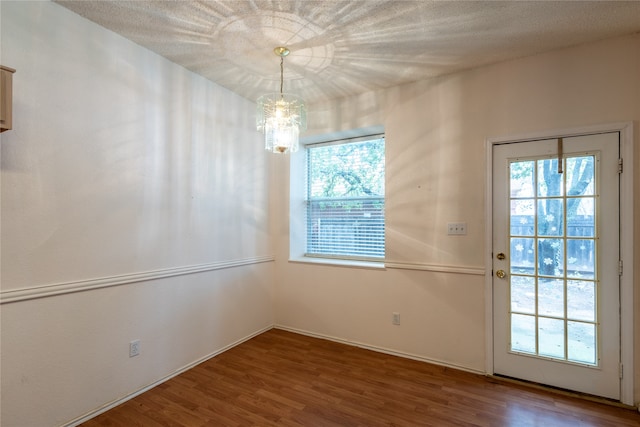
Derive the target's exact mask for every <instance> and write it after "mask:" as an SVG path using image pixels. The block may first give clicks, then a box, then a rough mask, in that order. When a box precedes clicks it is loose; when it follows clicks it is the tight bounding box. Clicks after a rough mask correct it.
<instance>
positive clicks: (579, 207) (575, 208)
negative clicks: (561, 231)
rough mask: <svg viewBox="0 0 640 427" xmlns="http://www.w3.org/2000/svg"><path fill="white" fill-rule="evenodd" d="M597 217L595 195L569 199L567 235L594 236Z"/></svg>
mask: <svg viewBox="0 0 640 427" xmlns="http://www.w3.org/2000/svg"><path fill="white" fill-rule="evenodd" d="M595 219H596V217H595V198H594V197H578V198H572V199H567V236H569V237H593V236H594V235H595V234H594V233H595Z"/></svg>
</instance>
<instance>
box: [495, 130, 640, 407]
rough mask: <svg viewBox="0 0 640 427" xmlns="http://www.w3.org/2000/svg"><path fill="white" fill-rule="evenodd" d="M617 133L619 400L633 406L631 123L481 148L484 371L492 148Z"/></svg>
mask: <svg viewBox="0 0 640 427" xmlns="http://www.w3.org/2000/svg"><path fill="white" fill-rule="evenodd" d="M608 132H620V157H621V158H622V159H624V164H623V168H624V169H623V173H622V175H621V176H620V229H621V230H624V233H620V256H621V258H622V260H623V274H622V276H621V277H620V362H621V364H622V365H623V366H624V369H623V372H624V375H623V376H622V379H621V382H620V402H621V403H623V404H625V405H631V406H633V405H634V389H633V388H634V369H633V368H634V366H633V364H634V351H633V349H634V339H633V338H634V333H633V329H634V325H633V304H634V299H633V284H634V271H633V270H634V269H633V262H634V257H633V236H634V231H633V203H634V200H633V194H634V192H633V190H634V189H633V162H634V157H633V155H634V153H633V122H622V123H611V124H603V125H596V126H584V127H580V128H572V129H560V130H549V131H540V132H534V133H530V134H525V135H511V136H502V137H491V138H487V140H486V149H485V155H486V158H485V167H486V182H485V292H484V293H485V325H486V334H485V337H486V341H485V370H486V372H487V374H488V375H493V374H494V366H493V356H494V355H493V277H492V274H493V271H492V270H493V256H492V251H493V188H492V187H493V149H494V146H495V145H497V144H504V143H508V142H511V143H513V142H525V141H531V140H540V139H552V138H559V137H562V138H568V137H572V136H583V135H589V134H594V133H608Z"/></svg>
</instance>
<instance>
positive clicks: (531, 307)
mask: <svg viewBox="0 0 640 427" xmlns="http://www.w3.org/2000/svg"><path fill="white" fill-rule="evenodd" d="M511 311H515V312H519V313H528V314H536V279H535V277H533V276H512V277H511Z"/></svg>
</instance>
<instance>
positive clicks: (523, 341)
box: [511, 314, 536, 354]
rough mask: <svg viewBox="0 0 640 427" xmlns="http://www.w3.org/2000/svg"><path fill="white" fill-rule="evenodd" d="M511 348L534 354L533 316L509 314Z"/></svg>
mask: <svg viewBox="0 0 640 427" xmlns="http://www.w3.org/2000/svg"><path fill="white" fill-rule="evenodd" d="M511 349H512V350H514V351H522V352H525V353H534V354H535V352H536V318H535V317H534V316H525V315H522V314H512V315H511Z"/></svg>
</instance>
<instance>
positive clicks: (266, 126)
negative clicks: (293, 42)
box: [256, 47, 307, 154]
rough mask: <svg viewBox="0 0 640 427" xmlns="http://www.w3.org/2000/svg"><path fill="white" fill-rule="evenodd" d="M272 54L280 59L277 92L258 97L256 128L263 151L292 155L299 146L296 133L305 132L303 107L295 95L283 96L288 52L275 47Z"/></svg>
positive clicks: (305, 109) (305, 122) (305, 121)
mask: <svg viewBox="0 0 640 427" xmlns="http://www.w3.org/2000/svg"><path fill="white" fill-rule="evenodd" d="M273 53H275V54H276V55H278V56H279V57H280V93H268V94H266V95H262V96H261V97H260V98H258V100H257V101H256V102H257V104H258V105H257V107H258V111H257V116H256V125H257V127H258V130H259V131H261V132H264V148H265V149H266V150H268V151H271V152H273V153H281V154H285V153H289V152H291V153H295V152H296V151H298V147H299V136H300V132H303V131H305V130H306V129H307V107H306V105H305V103H304V101H303V100H302V98H300V97H299V96H297V95H293V94H289V93H283V92H282V87H283V85H284V57H285V56H287V55H289V53H290V51H289V49H287V48H286V47H276V48H275V49H273Z"/></svg>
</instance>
